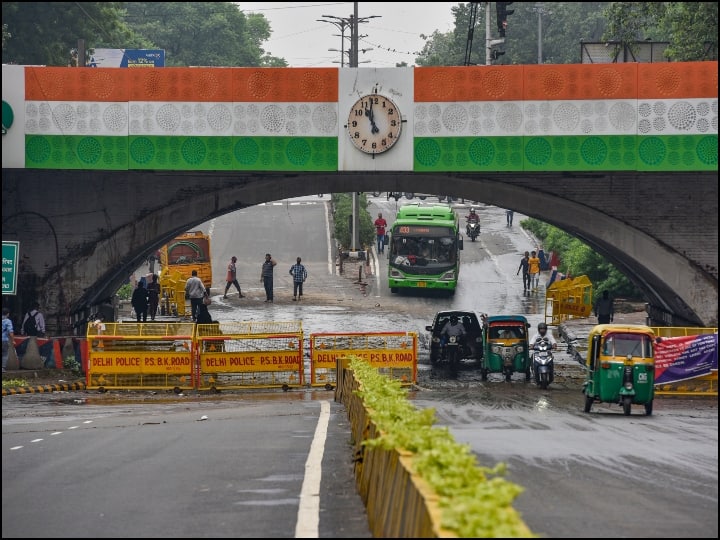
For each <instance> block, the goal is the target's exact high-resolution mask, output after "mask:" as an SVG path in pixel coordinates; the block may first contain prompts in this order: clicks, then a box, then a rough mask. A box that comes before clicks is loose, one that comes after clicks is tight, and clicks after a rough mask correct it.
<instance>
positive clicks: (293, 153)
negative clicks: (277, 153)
mask: <svg viewBox="0 0 720 540" xmlns="http://www.w3.org/2000/svg"><path fill="white" fill-rule="evenodd" d="M285 155H286V156H287V160H288V161H289V162H290V163H292V164H293V165H295V166H296V167H302V166H303V165H306V164H307V163H308V162H309V161H310V156H311V155H312V150H311V149H310V145H309V144H308V142H307V140H306V139H292V140H291V141H290V142H289V143H288V145H287V148H286V149H285Z"/></svg>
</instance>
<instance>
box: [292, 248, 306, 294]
mask: <svg viewBox="0 0 720 540" xmlns="http://www.w3.org/2000/svg"><path fill="white" fill-rule="evenodd" d="M301 260H302V259H300V257H298V258H297V262H296V263H295V264H293V265H292V266H291V267H290V275H291V276H292V277H293V301H295V300H302V296H303V283H305V280H306V279H307V269H306V268H305V266H304V265H303V264H302V263H301V262H300V261H301Z"/></svg>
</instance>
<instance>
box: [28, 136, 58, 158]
mask: <svg viewBox="0 0 720 540" xmlns="http://www.w3.org/2000/svg"><path fill="white" fill-rule="evenodd" d="M51 152H52V149H51V148H50V143H49V142H48V140H47V139H46V138H45V137H31V138H30V139H28V141H27V142H26V143H25V155H26V156H27V158H28V159H29V160H30V161H32V162H34V163H45V162H46V161H47V160H48V159H49V158H50V153H51Z"/></svg>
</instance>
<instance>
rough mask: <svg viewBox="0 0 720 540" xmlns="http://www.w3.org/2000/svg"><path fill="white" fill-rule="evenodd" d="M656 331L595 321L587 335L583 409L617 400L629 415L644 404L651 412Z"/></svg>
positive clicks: (646, 410) (646, 412)
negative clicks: (632, 409) (636, 406)
mask: <svg viewBox="0 0 720 540" xmlns="http://www.w3.org/2000/svg"><path fill="white" fill-rule="evenodd" d="M655 341H656V339H655V334H654V332H653V330H652V328H650V327H648V326H644V325H632V324H627V325H623V324H598V325H597V326H595V327H594V328H593V329H592V330H591V331H590V334H589V336H588V351H587V359H586V368H587V377H586V380H585V383H584V384H583V394H584V395H585V412H590V409H591V408H592V405H593V403H596V402H597V403H617V404H618V405H621V406H622V408H623V413H624V414H625V415H626V416H627V415H629V414H630V410H631V408H632V405H643V406H644V407H645V414H647V415H651V414H652V409H653V398H654V397H655V387H654V384H655Z"/></svg>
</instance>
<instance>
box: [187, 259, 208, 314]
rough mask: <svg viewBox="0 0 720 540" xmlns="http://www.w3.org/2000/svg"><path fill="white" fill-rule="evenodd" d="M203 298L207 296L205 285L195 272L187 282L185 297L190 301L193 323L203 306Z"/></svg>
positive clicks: (195, 271)
mask: <svg viewBox="0 0 720 540" xmlns="http://www.w3.org/2000/svg"><path fill="white" fill-rule="evenodd" d="M203 296H205V285H204V284H203V282H202V280H201V279H200V278H199V277H198V272H197V270H193V271H192V272H191V276H190V277H189V278H188V280H187V281H186V282H185V297H186V298H189V299H190V312H191V314H192V320H193V321H194V320H196V319H197V309H198V306H199V305H200V304H202V301H203Z"/></svg>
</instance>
